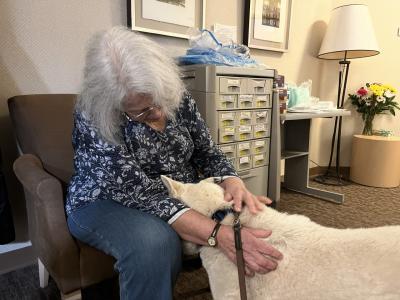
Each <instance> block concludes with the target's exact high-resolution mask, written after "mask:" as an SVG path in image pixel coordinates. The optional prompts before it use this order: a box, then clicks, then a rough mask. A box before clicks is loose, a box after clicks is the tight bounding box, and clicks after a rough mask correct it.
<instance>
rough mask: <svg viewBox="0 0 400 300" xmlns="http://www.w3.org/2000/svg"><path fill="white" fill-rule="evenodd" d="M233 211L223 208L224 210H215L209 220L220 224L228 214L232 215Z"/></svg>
mask: <svg viewBox="0 0 400 300" xmlns="http://www.w3.org/2000/svg"><path fill="white" fill-rule="evenodd" d="M234 212H235V211H234V210H233V208H225V209H220V210H217V211H216V212H215V213H214V214H213V215H212V216H211V218H212V219H213V220H214V221H215V222H221V221H222V220H223V219H224V218H225V217H226V215H228V214H233V213H234Z"/></svg>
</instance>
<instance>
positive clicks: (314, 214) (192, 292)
mask: <svg viewBox="0 0 400 300" xmlns="http://www.w3.org/2000/svg"><path fill="white" fill-rule="evenodd" d="M310 184H311V185H312V186H315V187H319V188H321V189H328V190H332V191H336V192H339V193H343V194H344V195H345V202H344V204H342V205H338V204H334V203H330V202H327V201H323V200H319V199H316V198H313V197H308V196H305V195H301V194H298V193H295V192H291V191H288V190H284V189H283V190H282V194H281V201H280V202H279V203H278V206H277V209H278V210H279V211H282V212H287V213H290V214H302V215H306V216H308V217H309V218H310V219H311V220H313V221H315V222H317V223H319V224H321V225H324V226H329V227H335V228H357V227H375V226H383V225H400V187H398V188H392V189H383V188H372V187H366V186H362V185H358V184H350V185H348V186H343V187H332V186H323V185H320V184H317V183H315V182H311V183H310ZM207 286H208V278H207V274H206V272H205V270H204V269H203V268H199V269H196V270H193V271H190V272H189V271H186V272H183V273H181V274H180V276H179V278H178V282H177V284H176V288H175V294H174V298H175V299H177V300H178V299H192V300H209V299H212V297H211V294H210V292H202V293H201V294H199V295H196V293H197V292H200V291H203V290H204V289H205V288H206V287H207ZM83 298H84V299H85V300H88V299H96V300H102V299H104V300H105V299H107V300H110V299H118V287H117V282H116V280H110V281H107V282H103V283H101V284H99V285H96V286H93V287H90V288H87V289H85V290H84V291H83ZM44 299H46V300H53V299H54V300H56V299H60V295H59V292H58V289H57V286H56V285H55V283H54V281H52V280H51V279H50V283H49V286H48V287H46V288H45V289H41V288H40V287H39V279H38V273H37V266H36V265H32V266H29V267H26V268H24V269H20V270H17V271H13V272H10V273H7V274H4V275H2V276H0V300H44Z"/></svg>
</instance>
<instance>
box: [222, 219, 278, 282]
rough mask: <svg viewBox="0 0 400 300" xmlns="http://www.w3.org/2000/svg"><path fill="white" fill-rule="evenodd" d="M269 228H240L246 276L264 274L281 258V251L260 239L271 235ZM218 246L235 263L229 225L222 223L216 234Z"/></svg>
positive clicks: (232, 235) (233, 245) (276, 264)
mask: <svg viewBox="0 0 400 300" xmlns="http://www.w3.org/2000/svg"><path fill="white" fill-rule="evenodd" d="M271 233H272V232H271V231H270V230H263V229H254V228H247V227H243V228H242V230H241V238H242V247H243V257H244V263H245V270H246V275H247V276H254V274H255V273H260V274H266V273H268V272H270V271H273V270H275V269H276V268H277V266H278V260H281V259H282V258H283V255H282V253H281V252H279V251H278V250H276V249H275V248H274V247H272V246H271V245H269V244H268V243H266V242H265V241H263V240H261V239H262V238H267V237H269V236H270V235H271ZM217 240H218V247H219V248H220V249H221V251H222V252H224V253H225V254H226V256H227V257H228V258H229V259H230V260H231V261H233V262H234V263H235V264H236V249H235V241H234V233H233V230H232V228H231V227H229V226H226V225H222V226H221V228H220V230H219V232H218V234H217Z"/></svg>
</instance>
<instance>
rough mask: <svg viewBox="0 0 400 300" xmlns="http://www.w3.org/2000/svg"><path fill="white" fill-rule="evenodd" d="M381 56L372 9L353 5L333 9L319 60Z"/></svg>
mask: <svg viewBox="0 0 400 300" xmlns="http://www.w3.org/2000/svg"><path fill="white" fill-rule="evenodd" d="M377 54H379V48H378V43H377V41H376V38H375V33H374V28H373V27H372V22H371V17H370V15H369V11H368V7H367V6H366V5H363V4H349V5H343V6H339V7H336V8H335V9H333V11H332V16H331V19H330V21H329V25H328V29H327V31H326V34H325V37H324V40H323V41H322V45H321V49H320V50H319V53H318V57H319V58H322V59H344V58H345V57H346V59H349V58H360V57H367V56H373V55H377Z"/></svg>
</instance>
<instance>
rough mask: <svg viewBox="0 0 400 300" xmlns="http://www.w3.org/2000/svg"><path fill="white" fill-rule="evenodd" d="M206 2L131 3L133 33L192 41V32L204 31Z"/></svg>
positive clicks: (132, 0) (152, 0)
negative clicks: (189, 32)
mask: <svg viewBox="0 0 400 300" xmlns="http://www.w3.org/2000/svg"><path fill="white" fill-rule="evenodd" d="M205 6H206V0H127V8H128V9H127V12H128V27H130V28H131V29H132V30H136V31H142V32H148V33H154V34H161V35H166V36H173V37H178V38H186V39H187V38H188V37H189V35H188V30H189V29H190V28H198V29H203V28H204V24H205V9H206V7H205Z"/></svg>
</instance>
